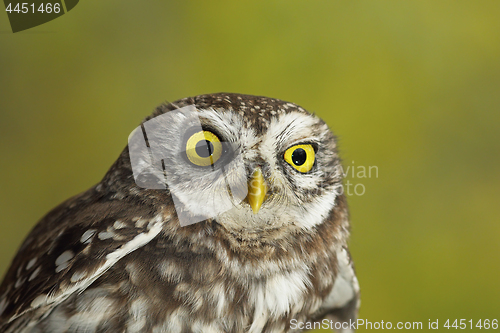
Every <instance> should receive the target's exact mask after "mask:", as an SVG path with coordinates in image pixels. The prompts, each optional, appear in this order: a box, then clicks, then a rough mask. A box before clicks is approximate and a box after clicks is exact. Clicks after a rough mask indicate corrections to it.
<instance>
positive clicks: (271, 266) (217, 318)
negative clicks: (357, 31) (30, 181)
mask: <svg viewBox="0 0 500 333" xmlns="http://www.w3.org/2000/svg"><path fill="white" fill-rule="evenodd" d="M187 105H194V106H195V107H196V109H197V110H200V112H201V111H203V112H216V113H217V114H218V117H220V118H222V119H223V117H224V115H226V114H227V112H231V113H233V114H235V117H240V118H241V119H242V121H241V124H240V125H239V126H240V127H236V125H235V127H234V128H229V127H228V129H227V133H228V134H226V135H227V136H228V140H229V141H232V142H234V143H238V144H240V146H239V147H240V149H241V150H242V151H243V152H245V151H246V150H252V149H254V150H255V151H256V153H255V154H253V155H248V156H253V157H252V159H250V158H249V159H248V161H247V160H245V161H246V162H248V163H247V165H246V168H245V170H246V171H247V173H248V174H247V177H250V176H251V174H250V172H251V170H252V168H253V167H254V165H255V163H258V165H259V166H260V167H262V172H263V174H264V177H265V179H266V180H267V181H268V182H269V183H270V184H271V185H273V184H274V185H275V186H274V187H273V186H270V188H271V190H270V192H269V194H268V198H267V199H266V202H264V204H263V206H262V207H263V208H262V211H259V213H258V214H255V217H254V215H249V214H250V213H249V212H251V210H249V206H248V203H247V202H245V201H244V202H242V203H241V204H240V205H239V206H238V207H235V208H234V209H235V210H234V211H233V212H229V213H227V214H226V213H224V214H221V215H220V216H217V217H214V218H210V219H207V220H205V221H202V222H199V223H196V224H192V225H189V226H185V227H181V226H180V225H179V221H178V219H177V213H176V211H175V208H174V205H173V203H172V196H171V194H170V192H169V190H168V189H167V190H152V189H144V188H141V187H139V186H137V185H136V183H135V182H134V177H133V175H132V169H131V165H130V158H129V150H128V149H125V150H124V151H123V152H122V154H121V155H120V157H119V158H118V160H117V161H116V162H115V164H114V165H113V166H112V167H111V169H110V170H109V171H108V173H107V174H106V176H105V177H104V179H103V180H102V181H101V182H100V183H99V184H97V185H96V186H95V187H93V188H91V189H89V190H88V191H86V192H84V193H82V194H80V195H78V196H75V197H73V198H71V199H69V200H68V201H66V202H64V203H62V204H61V205H60V206H58V207H57V208H55V209H54V210H53V211H51V212H50V213H49V214H48V215H47V216H45V217H44V218H43V219H42V220H41V221H40V222H39V223H38V224H37V225H36V226H35V228H34V229H33V230H32V232H31V233H30V234H29V235H28V237H27V238H26V240H25V241H24V243H23V245H22V246H21V248H20V249H19V252H18V253H17V255H16V257H15V258H14V260H13V262H12V266H11V267H10V269H9V270H8V272H7V274H6V276H5V279H4V281H3V283H2V285H1V287H0V331H2V332H13V333H14V332H77V331H78V332H124V331H127V332H253V333H255V332H275V333H278V332H280V333H281V332H299V331H300V330H298V329H296V330H293V329H292V328H291V325H290V322H291V320H292V319H295V320H297V321H299V322H300V321H302V322H305V321H310V320H321V319H322V318H324V317H325V316H326V317H328V318H330V317H331V318H334V319H335V320H338V321H345V320H349V319H354V318H355V317H356V313H357V308H358V306H359V287H358V285H357V280H356V277H355V275H354V271H353V268H352V261H351V259H350V256H349V253H348V250H347V239H348V236H349V220H348V210H347V204H346V200H345V196H344V195H343V194H341V193H340V192H339V191H338V189H339V186H340V184H341V181H342V180H341V174H339V173H336V172H335V168H336V167H338V166H339V165H340V164H339V163H340V160H339V157H338V154H337V150H336V149H337V148H336V143H335V138H334V136H333V135H332V134H331V132H330V131H329V130H328V128H327V127H326V125H325V124H324V123H323V122H322V121H321V120H320V119H319V118H317V117H315V116H312V115H310V114H309V113H308V112H307V111H305V110H304V109H302V108H300V107H299V106H297V105H295V104H292V103H288V102H284V101H281V100H277V99H269V98H266V97H258V96H249V95H238V94H211V95H201V96H196V97H192V98H186V99H183V100H179V101H177V102H174V103H171V104H168V105H162V106H160V107H158V108H157V109H156V110H155V111H154V112H153V114H152V115H151V116H150V117H148V118H147V119H146V120H149V119H152V118H154V117H156V116H158V115H161V114H164V113H165V112H168V111H171V110H176V109H179V108H181V107H183V106H187ZM284 115H290V117H292V116H293V117H295V118H294V119H295V120H293V121H291V123H290V126H288V127H287V126H285V127H284V128H286V131H290V133H292V134H291V135H292V136H293V133H294V132H293V131H294V127H293V126H296V124H298V122H299V121H301V120H300V119H302V118H301V117H304V121H310V122H311V125H310V126H308V128H307V129H304V128H300V130H301V131H302V132H301V133H305V132H304V131H310V133H311V134H310V135H309V136H307V138H308V140H313V139H314V140H315V142H316V144H317V145H318V147H319V148H318V150H317V153H316V155H317V157H316V164H315V169H313V170H312V171H311V173H310V174H307V175H299V174H297V173H294V172H292V171H290V167H289V166H288V165H287V164H286V163H282V161H281V160H280V159H281V158H282V157H281V156H282V155H280V154H281V151H276V152H269V153H266V152H265V151H264V149H268V148H266V147H268V146H272V147H274V146H276V147H279V145H280V143H276V144H275V145H269V144H268V146H266V142H270V141H269V140H272V138H267V139H265V140H268V141H265V140H264V139H262V140H260V139H259V138H261V137H263V136H265V135H266V133H269V132H271V131H272V130H273V128H274V127H273V126H276V124H277V123H279V122H280V120H282V121H287V120H286V119H288V118H286V117H285V116H284ZM200 119H201V121H202V124H206V123H210V119H209V118H204V116H203V115H201V116H200ZM238 119H239V118H238ZM209 125H210V124H209ZM285 125H286V124H285ZM211 126H216V124H211ZM297 128H298V127H297ZM231 131H233V132H234V133H232V132H231ZM245 131H247V132H248V133H253V134H254V135H255V140H254V141H251V142H252V144H251V145H250V144H249V145H248V146H246V145H245V142H242V143H240V142H238V140H240V141H241V140H244V138H246V137H248V135H246V134H245V133H247V132H245ZM297 131H298V129H297ZM283 132H285V131H283ZM233 135H234V136H233ZM283 136H285V135H284V134H283ZM302 136H304V135H303V134H300V135H299V136H298V139H297V140H299V139H301V138H302ZM286 140H287V139H286V138H285V139H283V141H284V142H286ZM273 144H274V143H273ZM259 149H260V150H259ZM243 156H247V155H243ZM269 159H273V161H272V162H270V161H269ZM274 159H276V160H274ZM179 172H181V171H179ZM278 176H279V177H282V178H279V179H280V181H279V182H278V180H277V179H278V178H277V177H278ZM300 177H307V179H306V178H300ZM301 179H302V180H301ZM304 179H305V180H304ZM307 182H308V183H307ZM275 183H276V184H275ZM312 183H314V184H317V186H316V187H315V188H311V187H310V186H309V187H307V186H305V185H304V184H312ZM193 186H196V185H193ZM200 191H203V189H200ZM290 193H295V194H294V195H293V197H290ZM329 198H332V199H331V200H329ZM321 200H323V201H321ZM325 202H328V204H325ZM315 207H320V208H321V209H323V210H325V213H320V212H318V214H317V216H315V212H314V209H315ZM325 207H326V208H325ZM287 212H288V213H287ZM291 212H300V214H303V216H302V215H301V216H297V217H294V216H291V215H290V214H292V213H291ZM259 214H261V215H259ZM287 214H288V215H287ZM239 216H241V217H242V218H241V219H239V218H238V219H237V220H235V219H236V218H237V217H239ZM245 216H251V217H252V222H251V223H250V222H248V223H246V221H245V220H244V218H243V217H245ZM304 221H307V223H305V222H304ZM303 222H304V223H303ZM341 279H342V284H341V283H340V282H338V281H340V280H341ZM336 281H337V286H335V283H336ZM343 282H345V283H343ZM345 286H348V288H350V289H349V290H347V291H346V292H347V294H348V297H347V298H345V296H339V295H340V294H342V295H344V294H346V293H345V292H344V293H339V292H338V290H337V289H336V288H346V287H345ZM345 332H348V330H345Z"/></svg>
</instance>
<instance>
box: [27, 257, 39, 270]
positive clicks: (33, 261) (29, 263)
mask: <svg viewBox="0 0 500 333" xmlns="http://www.w3.org/2000/svg"><path fill="white" fill-rule="evenodd" d="M36 260H37V257H35V258H33V259H31V260H30V261H28V264H27V265H26V270H29V269H30V268H31V267H33V265H34V264H35V263H36Z"/></svg>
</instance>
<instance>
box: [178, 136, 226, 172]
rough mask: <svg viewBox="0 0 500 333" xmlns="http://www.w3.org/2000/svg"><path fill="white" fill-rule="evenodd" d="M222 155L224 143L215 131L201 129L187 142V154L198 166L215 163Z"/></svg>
mask: <svg viewBox="0 0 500 333" xmlns="http://www.w3.org/2000/svg"><path fill="white" fill-rule="evenodd" d="M221 155H222V144H221V142H220V140H219V138H218V137H217V135H215V134H214V133H212V132H210V131H199V132H196V133H194V134H193V135H191V136H190V137H189V139H188V140H187V142H186V156H187V158H188V160H189V161H190V162H191V163H193V164H194V165H197V166H209V165H213V164H214V163H215V162H217V160H218V159H219V158H220V157H221Z"/></svg>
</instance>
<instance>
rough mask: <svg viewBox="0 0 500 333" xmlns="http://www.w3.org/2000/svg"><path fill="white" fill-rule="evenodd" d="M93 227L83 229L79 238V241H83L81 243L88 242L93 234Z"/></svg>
mask: <svg viewBox="0 0 500 333" xmlns="http://www.w3.org/2000/svg"><path fill="white" fill-rule="evenodd" d="M95 232H96V231H95V229H89V230H87V231H85V232H84V233H83V235H82V237H81V238H80V242H81V243H83V244H88V243H90V242H91V241H92V240H91V238H92V236H94V234H95Z"/></svg>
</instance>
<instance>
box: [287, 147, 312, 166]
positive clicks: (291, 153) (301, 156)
mask: <svg viewBox="0 0 500 333" xmlns="http://www.w3.org/2000/svg"><path fill="white" fill-rule="evenodd" d="M284 158H285V161H286V162H287V163H288V164H290V165H291V166H293V167H294V168H295V169H296V170H297V171H299V172H302V173H306V172H308V171H310V170H311V169H312V167H313V165H314V160H315V155H314V148H313V147H312V146H311V145H309V144H305V145H295V146H292V147H290V148H288V149H287V150H286V152H285V156H284Z"/></svg>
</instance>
